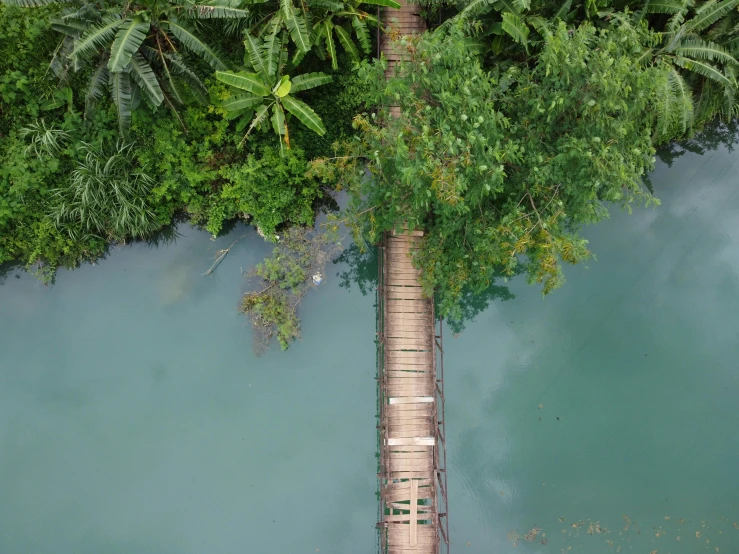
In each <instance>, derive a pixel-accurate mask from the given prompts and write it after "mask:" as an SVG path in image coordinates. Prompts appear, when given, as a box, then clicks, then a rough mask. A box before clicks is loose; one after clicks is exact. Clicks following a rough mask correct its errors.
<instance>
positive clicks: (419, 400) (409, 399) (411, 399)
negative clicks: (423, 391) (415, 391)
mask: <svg viewBox="0 0 739 554" xmlns="http://www.w3.org/2000/svg"><path fill="white" fill-rule="evenodd" d="M434 400H435V399H434V397H433V396H405V397H402V398H390V399H389V400H388V403H389V404H414V403H415V404H423V403H427V402H433V401H434Z"/></svg>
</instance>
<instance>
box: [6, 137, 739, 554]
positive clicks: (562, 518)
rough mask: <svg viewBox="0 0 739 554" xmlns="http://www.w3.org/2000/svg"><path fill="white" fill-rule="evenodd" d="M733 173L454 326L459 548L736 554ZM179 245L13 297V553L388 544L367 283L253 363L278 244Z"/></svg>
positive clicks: (288, 550) (25, 288)
mask: <svg viewBox="0 0 739 554" xmlns="http://www.w3.org/2000/svg"><path fill="white" fill-rule="evenodd" d="M735 158H736V154H734V153H731V152H729V151H727V150H726V149H725V148H720V149H718V150H716V151H714V152H709V153H707V154H706V155H704V156H697V155H693V154H688V155H686V156H684V157H682V158H679V159H678V160H677V161H676V162H675V164H674V165H673V167H672V168H667V167H666V166H664V165H660V167H658V169H657V171H655V173H654V175H653V176H652V181H653V182H654V185H655V187H656V192H657V195H658V196H659V197H660V198H661V199H662V202H663V203H662V205H661V206H659V207H657V208H649V209H638V210H636V211H635V213H634V214H633V215H631V216H628V215H626V214H622V213H614V215H613V217H612V219H611V220H609V221H607V222H605V223H603V224H601V225H600V226H598V227H594V228H592V229H589V230H588V237H589V238H590V240H591V247H592V249H593V250H594V252H595V253H596V254H597V256H598V260H597V261H592V262H590V263H589V264H588V266H587V267H578V268H569V269H568V271H567V279H568V283H567V285H566V286H565V288H564V289H562V290H560V291H557V292H555V293H554V294H552V295H550V296H549V297H547V298H546V299H542V298H541V295H540V293H539V292H538V291H537V290H536V289H533V288H528V287H527V286H526V285H525V283H523V282H521V281H518V280H516V281H514V282H512V283H509V286H510V289H511V292H513V293H514V294H515V298H513V299H511V300H508V301H505V302H496V303H494V304H493V305H491V306H490V307H489V308H488V309H487V310H485V311H484V312H482V313H481V314H479V315H478V316H477V317H476V319H475V320H474V321H472V322H468V323H467V326H466V329H465V330H464V331H463V332H462V333H461V334H460V335H459V336H458V337H456V338H453V337H452V336H451V333H450V332H447V333H446V336H445V343H444V346H445V353H446V356H445V367H446V376H447V382H446V395H447V405H446V415H447V436H448V441H449V443H448V459H449V490H450V497H449V505H450V530H451V536H452V541H453V544H452V552H455V553H457V552H459V553H470V554H472V553H475V554H477V553H480V554H483V553H485V554H488V553H503V552H510V553H513V552H525V553H553V554H559V553H560V552H562V551H564V552H578V553H585V554H597V553H601V552H603V553H609V552H639V553H644V554H650V553H652V552H654V551H657V552H658V554H665V553H673V554H694V553H697V552H716V549H717V548H718V549H719V550H718V551H719V552H725V553H727V552H728V553H736V552H739V529H737V528H736V527H735V522H739V500H737V499H738V498H739V474H738V473H737V470H736V468H737V467H739V442H738V441H737V440H736V429H737V424H738V423H739V416H738V415H737V414H738V413H739V412H738V411H737V409H736V402H737V401H736V398H737V393H739V373H738V372H737V369H736V368H737V366H738V364H737V359H739V190H738V189H739V187H737V184H738V183H737V177H736V175H737V172H736V163H735V161H734V160H735ZM179 231H180V233H181V236H180V237H179V238H178V239H177V240H176V241H175V242H174V243H173V244H169V245H162V246H159V247H158V248H150V247H147V246H146V245H134V246H129V247H122V248H116V249H113V251H112V252H111V254H110V255H109V256H108V258H107V259H105V260H103V261H101V262H100V263H99V264H97V265H96V266H84V267H82V268H80V269H78V270H76V271H74V272H65V271H63V272H61V273H60V274H59V277H58V279H57V282H56V284H55V285H54V286H52V287H44V286H43V285H40V284H39V283H38V282H37V281H36V280H35V279H34V278H33V277H32V276H29V275H25V274H20V273H18V272H15V271H11V272H10V273H9V274H8V275H7V276H6V279H5V281H4V283H3V284H2V285H1V286H0V553H1V554H6V553H8V554H15V553H37V554H46V553H54V554H57V553H75V554H77V553H79V554H92V553H96V554H98V553H103V552H104V553H127V554H130V553H136V554H139V553H141V554H148V553H152V554H154V553H157V554H160V553H165V554H166V553H172V554H174V553H177V554H190V553H192V554H196V553H198V554H199V553H203V552H208V553H209V554H221V553H223V554H226V553H236V552H239V553H242V552H249V553H257V554H261V553H265V554H272V553H275V554H292V553H313V552H316V551H320V552H322V553H337V554H339V553H342V554H343V553H350V554H351V553H358V554H364V553H368V554H369V553H372V552H374V551H375V544H376V543H375V530H374V523H375V520H376V513H377V503H376V497H375V489H376V478H375V473H376V464H377V462H376V458H375V450H376V445H375V441H376V435H375V425H376V421H375V400H376V399H375V381H374V376H375V357H374V342H373V340H374V332H375V311H374V293H373V291H370V293H369V294H367V295H363V294H362V292H361V291H360V290H359V287H358V286H357V285H356V284H350V286H348V287H346V286H344V287H342V286H340V285H341V279H340V278H339V277H338V276H337V275H336V274H337V273H339V272H341V271H345V270H346V269H347V268H346V267H345V266H341V265H338V266H334V267H333V268H332V269H331V270H330V271H329V272H328V275H327V279H326V281H325V284H324V285H322V286H321V287H320V288H319V289H318V290H317V291H314V292H312V293H311V294H309V295H308V296H307V297H306V299H305V301H304V306H303V310H302V313H303V316H304V318H303V338H302V340H301V341H300V342H299V343H297V344H295V345H294V346H293V347H291V348H290V350H288V351H287V352H279V351H276V350H271V351H269V352H268V353H267V354H266V355H264V356H263V357H261V358H256V357H255V356H254V355H253V353H252V349H251V346H252V345H251V332H250V329H249V326H248V324H247V322H246V321H245V320H244V318H243V316H241V315H240V314H239V313H238V312H237V307H238V302H239V297H240V294H241V292H243V291H244V290H245V281H244V278H243V277H242V271H244V270H246V269H247V268H248V267H249V266H251V265H252V264H253V263H255V262H256V261H259V260H260V259H261V258H262V257H263V256H264V254H265V253H266V252H268V250H269V248H268V247H267V246H266V245H264V243H263V242H262V241H261V240H260V239H259V238H258V237H257V236H256V235H255V233H253V231H251V230H247V231H245V230H244V228H237V229H235V230H234V231H233V232H232V233H231V235H230V236H229V237H222V238H219V239H218V240H216V241H211V240H210V238H209V237H208V235H207V234H206V233H202V232H200V231H196V230H194V229H191V228H189V227H187V226H186V225H182V226H180V229H179ZM244 232H246V233H247V236H246V237H245V238H244V239H242V240H241V241H239V242H238V243H237V244H236V246H235V247H234V249H233V250H232V252H231V253H230V254H229V256H228V257H227V258H226V259H225V261H224V262H223V263H222V264H221V266H220V267H219V268H218V270H217V271H216V272H215V273H214V274H213V275H212V276H210V277H203V276H202V273H204V272H205V271H206V270H207V269H208V267H209V266H210V264H211V262H212V259H213V255H214V253H215V251H217V250H219V249H221V248H225V247H227V246H228V245H229V244H231V242H232V241H233V240H234V238H236V237H238V236H240V235H241V234H243V233H244ZM369 271H370V273H369V274H370V275H371V268H370V269H369ZM16 274H17V275H18V277H19V278H16V277H15V276H16ZM447 331H448V329H447ZM737 527H739V525H737ZM698 534H699V535H698ZM678 537H679V540H678Z"/></svg>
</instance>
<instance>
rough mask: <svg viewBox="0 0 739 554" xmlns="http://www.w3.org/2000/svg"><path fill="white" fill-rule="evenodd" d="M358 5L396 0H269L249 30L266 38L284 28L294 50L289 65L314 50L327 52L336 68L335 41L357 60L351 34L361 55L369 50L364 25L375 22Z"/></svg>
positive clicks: (387, 3) (321, 53)
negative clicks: (361, 52)
mask: <svg viewBox="0 0 739 554" xmlns="http://www.w3.org/2000/svg"><path fill="white" fill-rule="evenodd" d="M249 1H251V2H255V1H257V0H249ZM362 4H366V5H373V6H385V7H389V8H399V7H400V4H398V2H397V1H396V0H366V1H364V2H362V1H360V0H345V1H341V0H301V1H300V2H296V3H295V5H294V4H293V0H279V1H277V0H272V1H271V2H268V3H264V7H263V8H262V9H261V11H262V16H261V17H260V18H258V22H257V23H256V24H255V25H253V26H252V27H251V29H250V32H251V33H252V34H255V35H256V36H258V37H260V38H263V39H267V38H268V37H269V36H270V35H272V34H273V33H274V32H275V29H280V30H284V31H285V32H286V33H287V34H288V35H289V37H290V40H291V42H292V43H293V44H294V46H295V49H296V51H295V53H294V56H293V60H292V63H293V65H297V64H298V63H299V61H300V60H301V59H302V58H303V56H305V55H306V54H307V53H308V52H310V51H311V50H313V49H315V51H316V53H317V54H318V56H319V57H320V58H321V59H325V58H326V56H327V55H328V56H329V57H330V58H331V65H332V67H333V68H334V69H337V68H338V63H337V61H336V43H337V42H338V43H340V44H341V45H342V47H343V48H344V49H345V50H346V51H347V52H348V53H349V55H350V56H351V57H352V58H353V59H359V48H357V44H356V43H355V42H354V39H353V38H352V34H353V35H354V36H356V39H357V42H358V43H359V47H360V48H361V50H362V51H364V53H365V54H369V53H370V52H371V50H372V41H371V39H370V31H369V27H368V24H369V23H371V24H375V25H376V24H378V21H377V17H376V16H374V15H372V14H370V13H369V12H368V11H367V10H366V9H365V8H364V7H363V6H362Z"/></svg>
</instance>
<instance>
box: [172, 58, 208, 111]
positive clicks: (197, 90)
mask: <svg viewBox="0 0 739 554" xmlns="http://www.w3.org/2000/svg"><path fill="white" fill-rule="evenodd" d="M164 57H165V58H166V59H167V61H168V62H169V63H170V65H171V66H172V71H173V72H174V74H175V75H177V77H178V78H179V79H180V80H182V81H183V82H184V83H185V84H186V85H187V86H188V87H189V88H190V90H191V91H192V93H193V94H194V95H195V97H196V98H197V99H198V100H199V101H200V103H201V104H207V103H208V101H209V98H208V89H207V88H205V85H204V84H203V82H202V81H201V80H200V77H198V76H197V75H195V73H194V72H193V71H192V70H191V69H190V68H189V67H188V66H187V65H186V64H185V62H183V61H182V59H181V58H180V57H179V55H178V54H176V53H173V52H170V53H164Z"/></svg>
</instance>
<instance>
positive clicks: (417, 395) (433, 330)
mask: <svg viewBox="0 0 739 554" xmlns="http://www.w3.org/2000/svg"><path fill="white" fill-rule="evenodd" d="M422 236H423V233H422V232H421V231H414V232H406V233H404V234H399V235H386V236H385V239H384V241H383V244H381V245H380V254H381V256H380V261H379V264H378V265H379V273H380V274H379V287H378V297H377V300H378V336H379V341H378V381H379V387H378V398H379V418H380V425H379V445H380V471H379V474H378V476H379V479H380V522H379V523H378V527H379V529H380V552H382V553H388V554H401V553H403V554H405V553H411V552H413V553H425V554H431V553H433V554H436V553H438V552H440V549H441V543H442V542H443V543H444V544H445V546H446V550H447V552H448V551H449V540H448V539H449V531H448V527H447V518H446V500H447V494H446V449H445V442H444V374H443V372H444V365H443V351H442V335H441V322H439V324H438V332H437V324H436V322H435V317H434V302H433V299H430V298H426V297H424V295H423V292H422V290H421V287H420V286H419V283H418V277H419V270H417V269H416V268H414V267H413V264H412V263H411V255H412V252H413V250H414V248H416V246H417V244H418V242H419V241H420V240H422ZM437 368H438V372H437Z"/></svg>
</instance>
